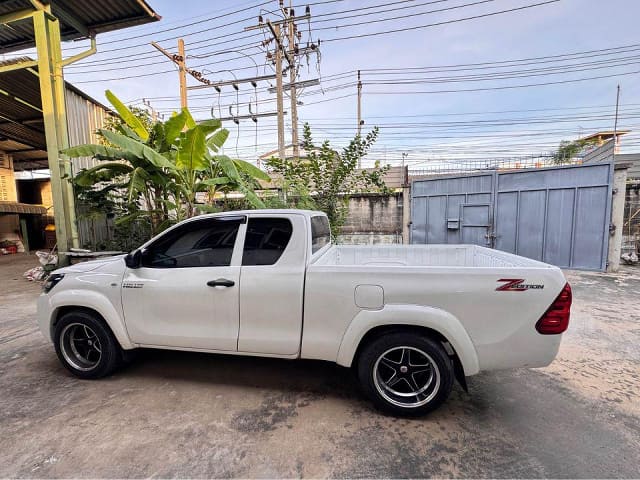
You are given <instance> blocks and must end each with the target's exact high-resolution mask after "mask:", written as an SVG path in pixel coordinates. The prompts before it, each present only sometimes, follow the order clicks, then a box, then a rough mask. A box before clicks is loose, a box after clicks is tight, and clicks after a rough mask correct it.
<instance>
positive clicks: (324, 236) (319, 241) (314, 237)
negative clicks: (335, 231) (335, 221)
mask: <svg viewBox="0 0 640 480" xmlns="http://www.w3.org/2000/svg"><path fill="white" fill-rule="evenodd" d="M329 242H331V229H330V228H329V220H328V219H327V217H324V216H317V217H311V253H316V252H317V251H318V250H320V249H321V248H322V247H324V246H325V245H327V244H328V243H329Z"/></svg>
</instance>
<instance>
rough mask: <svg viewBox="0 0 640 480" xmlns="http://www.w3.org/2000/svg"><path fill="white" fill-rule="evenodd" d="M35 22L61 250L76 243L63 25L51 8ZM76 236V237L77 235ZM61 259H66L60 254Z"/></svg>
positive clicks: (45, 126)
mask: <svg viewBox="0 0 640 480" xmlns="http://www.w3.org/2000/svg"><path fill="white" fill-rule="evenodd" d="M33 26H34V31H35V38H36V50H37V54H38V76H39V79H40V94H41V97H42V115H43V117H44V129H45V136H46V138H47V157H48V161H49V170H50V171H51V191H52V195H53V204H54V218H55V224H56V241H57V244H58V252H63V251H68V250H69V249H70V248H72V247H77V242H78V238H77V230H76V224H75V202H74V196H73V189H72V188H71V184H70V182H69V179H70V168H69V164H68V163H67V164H65V163H64V162H63V161H61V160H62V159H61V158H60V150H61V149H63V148H64V146H65V145H68V138H67V128H66V116H65V108H64V80H63V78H62V59H61V56H62V55H61V51H60V49H61V47H60V41H59V40H60V27H59V24H58V23H57V21H56V20H55V19H54V18H52V17H51V16H50V14H49V13H48V12H45V11H43V10H38V11H36V12H34V14H33ZM74 237H75V238H74ZM59 258H60V262H61V263H65V261H66V259H65V258H63V256H62V255H60V256H59Z"/></svg>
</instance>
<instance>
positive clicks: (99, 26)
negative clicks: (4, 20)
mask: <svg viewBox="0 0 640 480" xmlns="http://www.w3.org/2000/svg"><path fill="white" fill-rule="evenodd" d="M40 1H41V2H42V3H44V4H47V5H48V4H50V5H51V13H52V14H53V15H54V16H55V17H57V18H59V19H60V22H61V25H60V26H61V28H60V30H61V37H62V39H63V40H76V39H79V38H84V37H86V36H87V35H86V32H80V31H78V30H77V29H76V28H75V27H74V26H73V25H72V23H74V22H71V21H69V19H70V18H71V17H73V18H74V19H75V21H77V22H78V23H80V24H82V25H84V26H85V27H86V28H87V30H88V31H89V32H91V33H103V32H110V31H112V30H119V29H121V28H126V27H131V26H134V25H143V24H145V23H150V22H155V21H158V20H160V18H161V17H160V16H159V15H158V14H157V13H156V12H154V11H153V9H152V8H151V7H150V6H149V5H148V4H147V3H146V2H145V1H144V0H40ZM32 8H33V5H32V3H31V2H30V1H29V0H4V1H2V2H0V15H5V14H9V13H13V12H17V11H19V10H24V9H32ZM10 25H11V27H10V28H1V29H0V53H5V52H12V51H15V50H20V49H24V48H29V47H33V46H34V45H35V41H34V31H33V22H32V21H31V19H27V20H21V21H18V22H12V23H11V24H10Z"/></svg>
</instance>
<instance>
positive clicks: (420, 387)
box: [358, 332, 454, 416]
mask: <svg viewBox="0 0 640 480" xmlns="http://www.w3.org/2000/svg"><path fill="white" fill-rule="evenodd" d="M358 377H359V380H360V384H361V385H362V388H363V390H364V393H365V394H366V395H367V397H369V399H371V400H372V401H373V403H374V404H375V405H376V407H378V408H380V409H381V410H384V411H386V412H389V413H393V414H396V415H412V416H417V415H424V414H425V413H427V412H430V411H431V410H434V409H435V408H437V407H438V406H439V405H440V404H441V403H442V402H444V401H445V400H446V399H447V397H448V396H449V393H450V392H451V388H452V386H453V379H454V372H453V364H452V362H451V359H450V358H449V356H448V355H447V353H446V352H445V350H444V348H443V347H442V345H441V344H440V343H439V342H436V341H434V340H432V339H430V338H428V337H425V336H421V335H416V334H414V333H404V332H398V333H390V334H387V335H384V336H381V337H378V338H377V339H375V340H373V341H372V342H371V343H369V344H368V345H366V346H365V347H364V350H363V351H362V354H361V355H360V357H359V360H358Z"/></svg>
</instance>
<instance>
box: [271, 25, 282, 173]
mask: <svg viewBox="0 0 640 480" xmlns="http://www.w3.org/2000/svg"><path fill="white" fill-rule="evenodd" d="M269 27H270V28H271V32H272V33H273V36H274V37H275V38H276V59H275V60H276V107H277V110H278V156H279V157H280V160H281V161H283V162H284V161H285V159H286V152H285V148H284V98H283V95H282V44H281V43H280V25H273V26H272V25H271V23H269Z"/></svg>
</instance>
